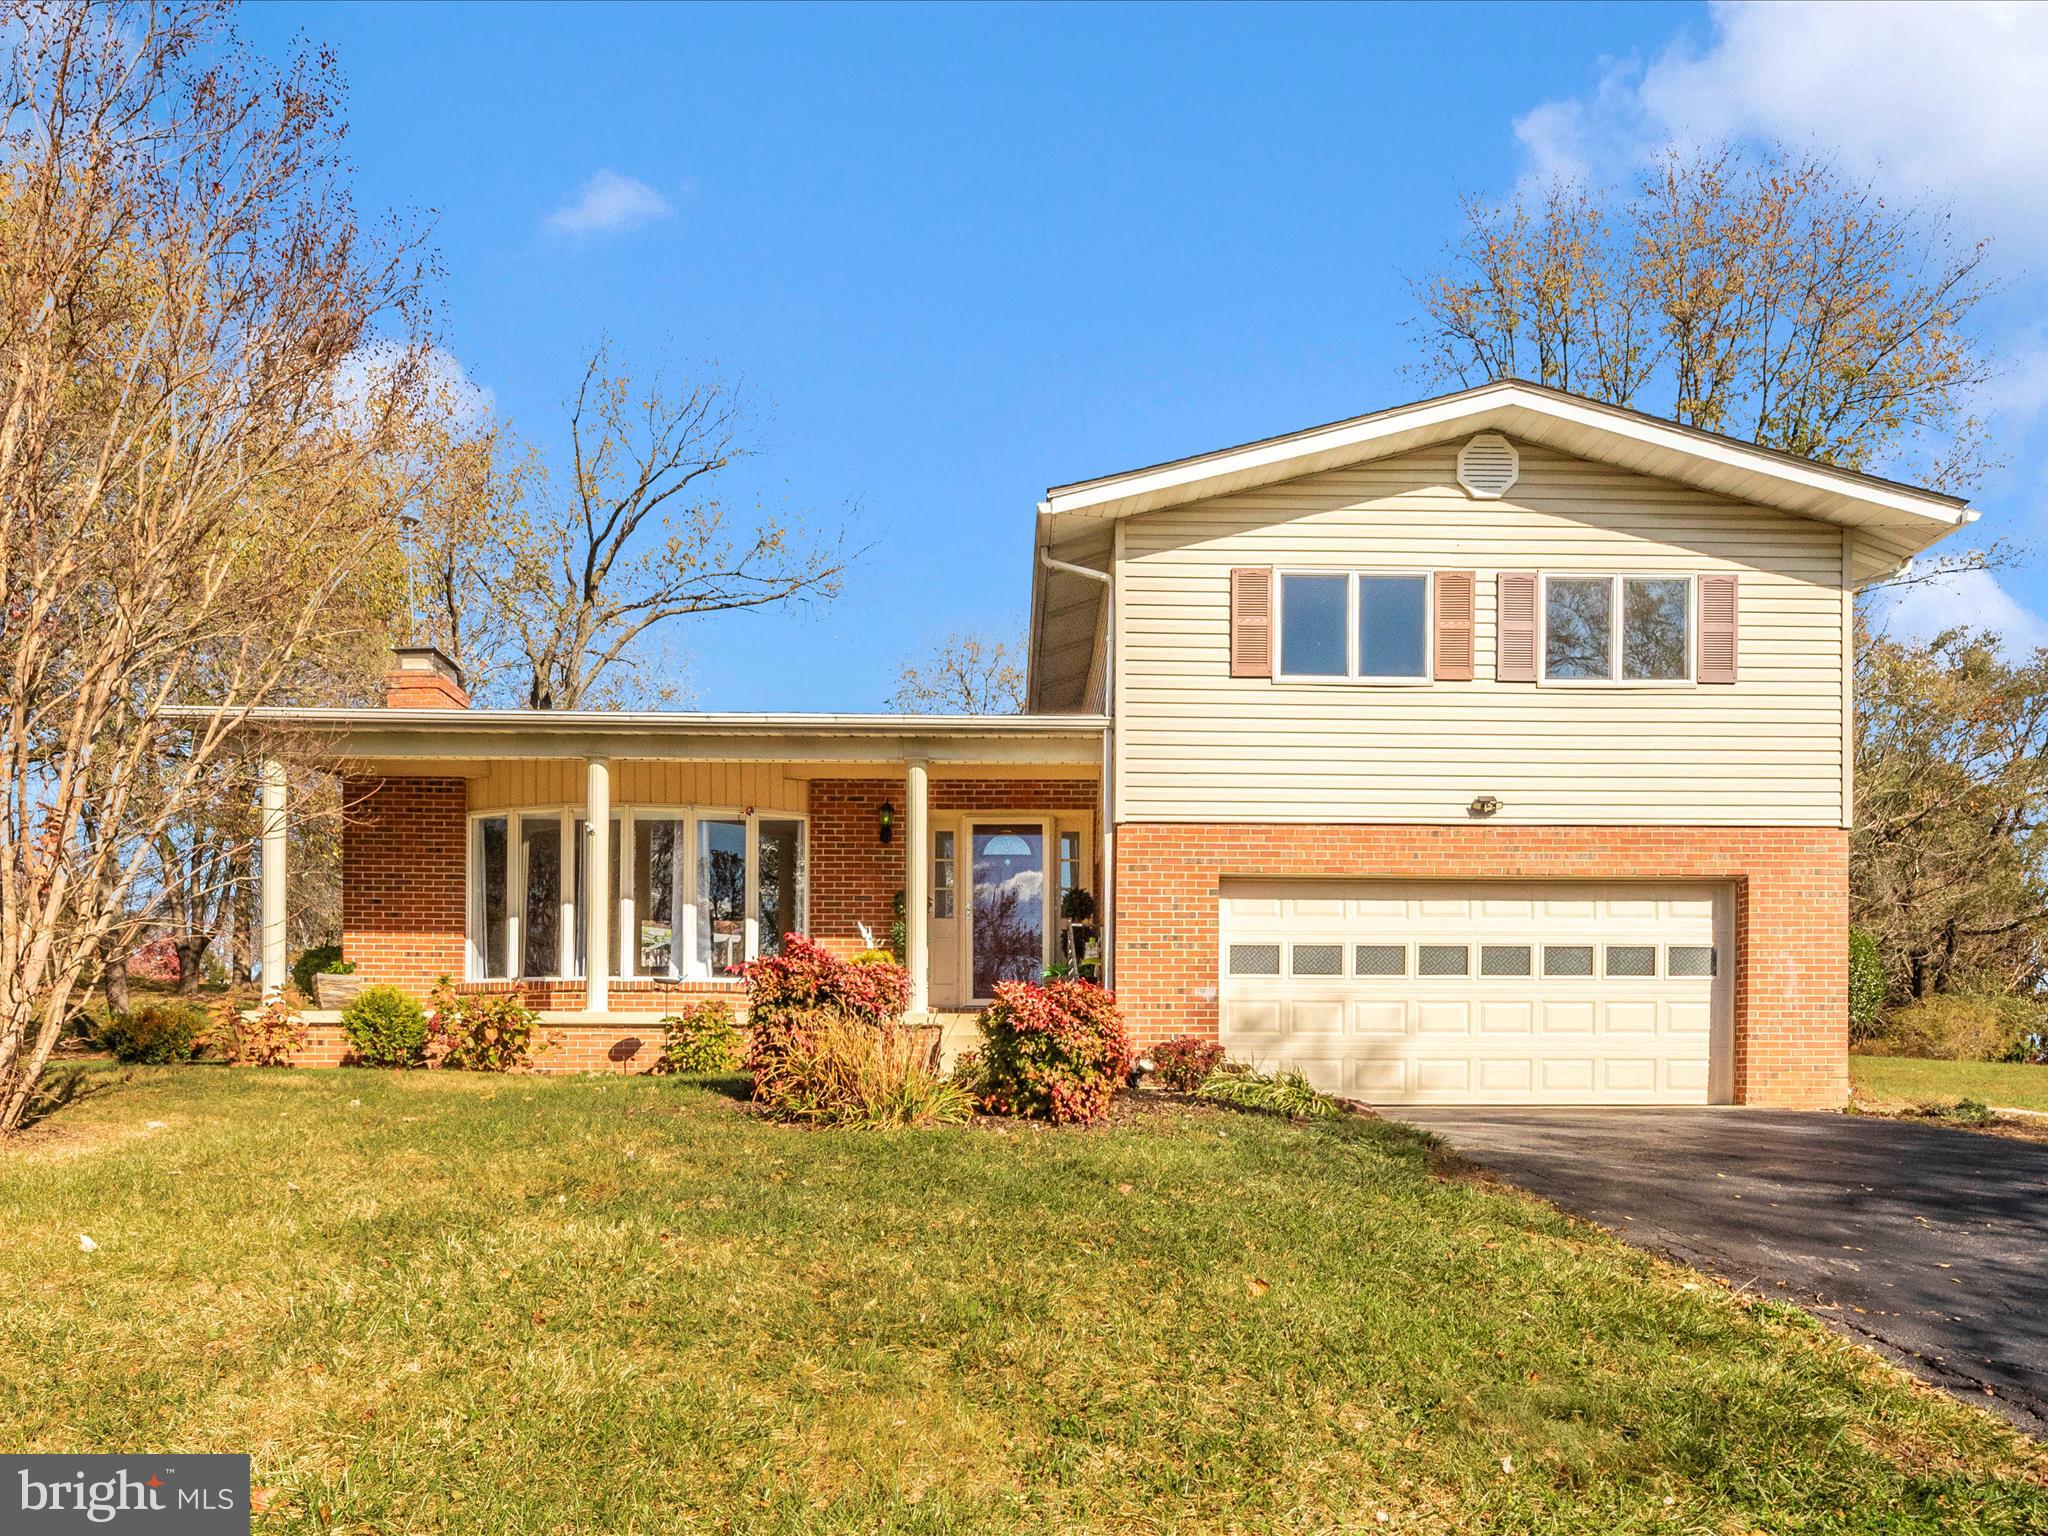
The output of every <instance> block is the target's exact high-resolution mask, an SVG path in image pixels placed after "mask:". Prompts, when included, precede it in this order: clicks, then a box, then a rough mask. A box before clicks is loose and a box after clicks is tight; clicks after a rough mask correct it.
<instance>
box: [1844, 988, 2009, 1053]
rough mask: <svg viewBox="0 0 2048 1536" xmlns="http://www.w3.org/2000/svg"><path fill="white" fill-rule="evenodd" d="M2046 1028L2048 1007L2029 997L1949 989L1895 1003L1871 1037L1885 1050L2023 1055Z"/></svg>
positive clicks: (1873, 1047)
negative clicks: (1900, 1005)
mask: <svg viewBox="0 0 2048 1536" xmlns="http://www.w3.org/2000/svg"><path fill="white" fill-rule="evenodd" d="M2044 1028H2048V1019H2044V1010H2043V1009H2042V1007H2041V1005H2040V1004H2038V1003H2035V1002H2033V1001H2031V1000H2030V999H2028V998H2023V997H1996V996H1989V995H1986V994H1982V993H1969V992H1956V993H1944V994H1940V995H1937V996H1935V997H1923V998H1920V999H1918V1000H1917V1001H1914V1002H1911V1003H1908V1004H1907V1005H1906V1006H1905V1007H1903V1008H1895V1009H1893V1010H1892V1012H1891V1015H1890V1017H1888V1018H1887V1019H1886V1020H1885V1023H1884V1027H1883V1029H1882V1030H1881V1031H1880V1032H1879V1033H1878V1034H1877V1035H1876V1036H1874V1037H1873V1038H1872V1039H1871V1040H1869V1041H1868V1042H1866V1043H1867V1045H1868V1047H1869V1048H1870V1049H1871V1050H1872V1051H1873V1052H1875V1053H1877V1054H1880V1055H1885V1056H1925V1057H1930V1058H1932V1059H1934V1060H1938V1061H2024V1060H2025V1059H2026V1055H2027V1041H2028V1037H2029V1036H2031V1035H2037V1034H2040V1033H2042V1031H2043V1030H2044Z"/></svg>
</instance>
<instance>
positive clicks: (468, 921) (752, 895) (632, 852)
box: [462, 801, 811, 987]
mask: <svg viewBox="0 0 2048 1536" xmlns="http://www.w3.org/2000/svg"><path fill="white" fill-rule="evenodd" d="M611 813H612V815H613V816H614V817H615V818H617V820H618V823H619V850H618V853H619V901H618V905H617V907H616V908H614V909H613V911H612V922H613V923H614V924H615V925H616V931H617V933H618V935H619V965H618V969H617V970H615V971H613V972H612V979H613V980H614V981H669V982H677V983H681V982H690V983H693V984H694V983H708V984H711V985H727V986H735V987H737V986H739V985H741V983H740V981H739V980H738V978H736V977H731V976H720V975H718V974H717V973H716V972H714V971H711V970H709V969H708V968H700V967H699V965H698V959H697V847H698V832H697V824H698V822H699V821H700V820H704V821H737V822H740V823H741V824H742V825H744V826H745V828H746V835H747V863H746V894H745V896H744V898H743V900H744V903H745V913H746V930H745V931H746V957H747V959H749V960H756V959H759V958H760V954H761V947H760V926H761V914H760V911H759V904H760V858H761V853H760V844H761V829H760V824H761V822H762V821H763V820H764V819H765V820H768V821H793V822H796V823H797V824H798V825H799V827H800V828H801V830H800V831H799V833H798V839H799V846H800V847H801V848H802V850H803V864H804V878H803V882H802V885H803V890H802V899H801V900H800V901H799V902H798V903H797V906H798V911H797V917H798V922H799V926H798V931H799V932H802V933H809V932H810V930H811V878H810V877H811V818H810V814H809V812H807V811H785V810H782V809H780V808H778V807H772V806H770V807H760V806H754V807H748V806H737V805H735V806H721V805H670V804H659V803H647V804H639V803H635V804H630V805H622V804H619V803H617V802H614V803H613V805H612V807H611ZM550 815H552V816H555V817H556V818H558V819H559V821H560V824H561V829H562V848H563V858H562V893H561V907H562V917H561V924H562V928H561V931H562V943H561V953H560V956H559V957H558V958H560V959H566V960H568V961H569V963H570V966H571V969H569V970H566V971H559V972H558V973H557V974H555V975H552V976H527V975H525V974H523V966H524V954H523V951H522V950H521V947H520V943H521V938H522V935H521V933H520V926H521V919H522V915H523V914H524V912H525V909H526V896H525V892H526V856H525V847H524V844H523V842H522V840H521V839H520V837H519V824H520V822H521V821H522V820H523V819H525V818H528V817H531V818H534V819H536V820H538V819H543V818H545V817H547V816H550ZM498 817H503V818H504V819H505V822H506V850H505V859H506V870H505V888H506V901H505V909H506V910H505V924H506V951H505V952H506V956H507V958H508V961H509V964H508V969H509V970H511V971H512V974H511V975H509V976H485V975H484V974H483V969H484V964H483V952H482V950H481V948H480V947H479V945H478V943H477V941H478V939H479V938H480V937H481V936H482V933H483V891H484V885H483V836H482V834H481V832H480V831H479V830H478V828H479V825H480V824H481V823H483V822H485V821H490V820H493V819H495V818H498ZM643 819H644V820H647V821H679V822H681V823H682V824H683V842H684V849H683V857H682V858H681V859H680V860H679V861H678V862H680V863H681V864H682V866H683V868H682V871H681V876H680V879H679V881H678V890H677V893H676V894H677V907H678V911H677V914H676V923H675V933H676V938H675V940H674V941H673V943H680V944H683V945H684V946H685V952H684V958H685V960H686V963H685V964H683V965H680V966H678V967H677V969H676V972H675V974H674V975H666V974H658V973H655V972H651V971H650V972H644V973H643V972H642V971H641V969H640V954H639V924H638V913H637V912H636V911H635V910H634V904H635V892H634V889H633V884H634V882H633V878H632V871H633V870H634V869H635V867H636V866H635V863H634V860H635V858H636V856H637V854H638V849H639V832H638V827H639V824H640V822H641V821H642V820H643ZM578 821H582V822H584V823H585V824H586V825H588V824H589V815H588V809H587V807H586V806H585V805H584V803H583V802H581V801H570V802H567V803H550V804H547V805H509V806H493V807H491V808H490V809H488V810H476V811H471V812H469V813H468V815H467V817H466V821H465V827H464V837H465V840H466V842H465V848H464V856H463V869H464V882H465V889H464V891H463V902H462V907H463V913H464V921H463V931H462V949H463V965H462V970H463V976H464V979H465V980H467V981H471V982H521V981H535V982H566V981H585V980H587V979H588V977H587V974H586V968H584V967H581V966H578V965H577V950H578V949H579V948H580V947H581V940H580V938H579V934H580V931H581V926H582V916H583V914H582V913H581V911H579V910H578V908H577V905H576V890H575V887H576V883H577V882H576V879H575V874H574V871H575V850H574V849H573V848H572V846H571V843H572V839H573V838H574V836H575V828H576V823H577V822H578ZM671 952H672V953H673V952H674V951H673V948H672V950H671Z"/></svg>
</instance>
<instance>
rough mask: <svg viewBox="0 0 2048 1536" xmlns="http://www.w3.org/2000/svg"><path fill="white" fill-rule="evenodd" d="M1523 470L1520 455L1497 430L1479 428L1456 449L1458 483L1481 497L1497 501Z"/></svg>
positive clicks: (1484, 499)
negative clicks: (1481, 429) (1467, 440)
mask: <svg viewBox="0 0 2048 1536" xmlns="http://www.w3.org/2000/svg"><path fill="white" fill-rule="evenodd" d="M1521 473H1522V456H1521V455H1520V454H1519V453H1517V452H1515V445H1514V444H1513V443H1511V442H1509V441H1508V440H1507V439H1506V438H1504V437H1502V436H1501V435H1500V434H1499V433H1498V432H1482V433H1480V434H1479V435H1478V436H1477V437H1475V438H1473V439H1472V441H1471V442H1469V443H1467V444H1466V445H1465V446H1464V447H1462V448H1460V449H1459V450H1458V484H1460V485H1462V486H1463V487H1465V490H1466V491H1467V493H1469V494H1470V495H1473V496H1477V497H1478V498H1479V499H1480V500H1481V501H1497V500H1499V499H1500V498H1501V497H1503V496H1505V495H1507V493H1508V487H1509V486H1511V485H1513V484H1514V483H1515V480H1516V478H1517V477H1518V476H1519V475H1520V474H1521Z"/></svg>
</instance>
